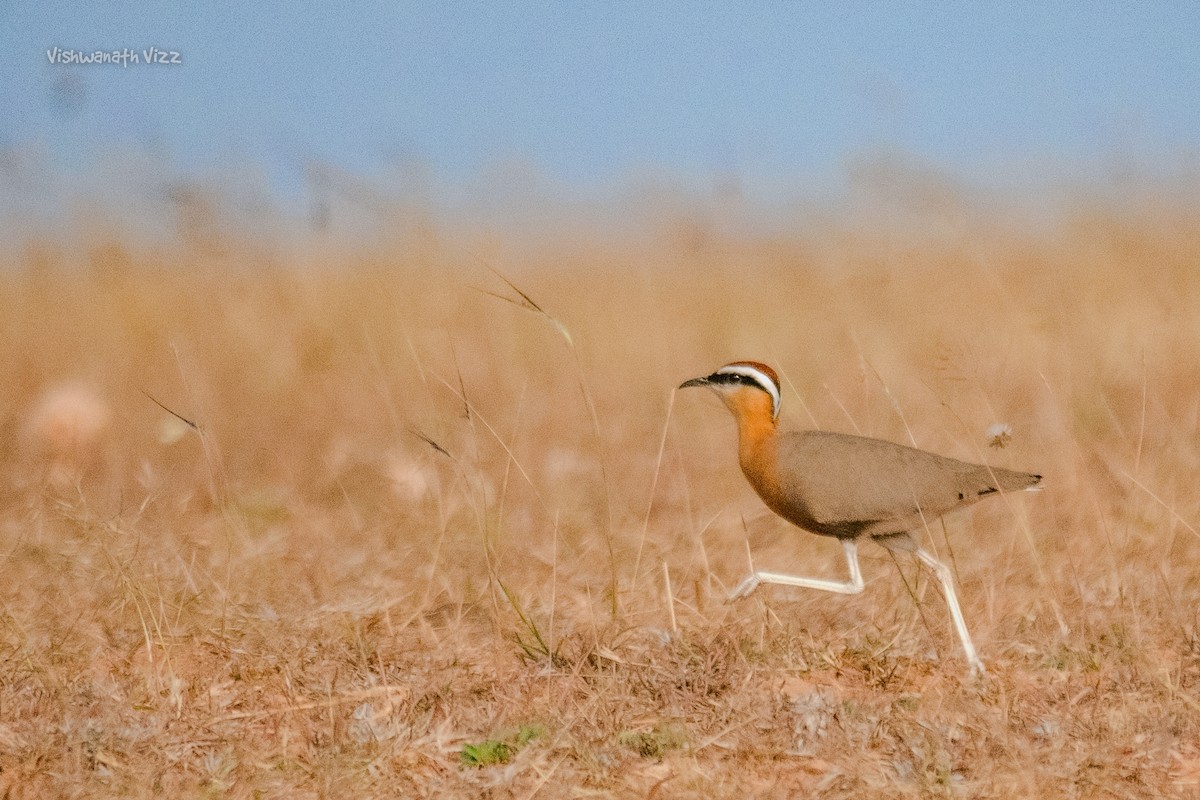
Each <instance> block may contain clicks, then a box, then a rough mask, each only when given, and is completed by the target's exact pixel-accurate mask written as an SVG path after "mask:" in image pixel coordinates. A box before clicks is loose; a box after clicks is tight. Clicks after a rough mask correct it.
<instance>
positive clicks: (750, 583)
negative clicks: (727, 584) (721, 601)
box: [725, 572, 762, 603]
mask: <svg viewBox="0 0 1200 800" xmlns="http://www.w3.org/2000/svg"><path fill="white" fill-rule="evenodd" d="M760 583H762V579H761V578H759V577H758V573H757V572H756V573H754V574H752V575H751V576H750V577H748V578H746V580H744V581H742V582H741V583H739V584H738V585H737V588H736V589H734V590H733V591H732V592H730V593H729V597H728V598H727V599H726V600H725V602H727V603H732V602H733V601H734V600H741V599H742V598H743V597H749V596H750V595H751V594H753V593H754V590H755V589H757V588H758V585H759V584H760Z"/></svg>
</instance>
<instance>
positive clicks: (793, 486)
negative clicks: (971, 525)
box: [778, 431, 1017, 533]
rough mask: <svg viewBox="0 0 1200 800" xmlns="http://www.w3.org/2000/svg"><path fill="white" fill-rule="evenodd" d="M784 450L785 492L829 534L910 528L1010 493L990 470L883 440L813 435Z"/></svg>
mask: <svg viewBox="0 0 1200 800" xmlns="http://www.w3.org/2000/svg"><path fill="white" fill-rule="evenodd" d="M778 446H779V460H778V464H779V468H780V478H781V481H782V482H783V484H784V485H785V486H786V489H785V491H786V492H787V493H788V494H789V495H791V496H792V497H795V498H798V499H800V500H801V502H802V503H803V505H804V507H805V508H804V515H805V516H806V517H808V518H810V519H811V520H813V522H814V523H816V525H818V526H824V527H825V528H827V529H829V530H830V531H835V530H844V531H846V532H847V533H849V532H852V531H855V530H862V529H867V530H869V531H870V532H872V533H880V532H887V531H888V530H889V526H888V525H886V524H885V525H879V524H877V523H886V522H888V521H896V522H897V523H901V525H900V529H901V530H903V529H907V528H908V527H911V525H912V523H913V521H914V519H915V520H917V521H919V520H920V519H922V518H925V519H933V518H935V517H938V516H940V515H941V514H944V513H945V512H947V511H949V510H950V509H952V508H955V507H957V506H960V505H965V504H967V503H971V502H974V501H975V500H977V499H979V498H980V497H982V496H986V495H987V494H990V493H992V492H994V491H996V489H997V488H1008V487H1006V486H999V487H997V486H996V485H995V484H997V483H1001V482H1002V481H998V480H995V479H993V478H992V475H991V474H990V473H991V471H990V470H988V468H987V467H982V466H980V465H977V464H970V463H968V462H965V461H959V460H957V459H953V458H946V457H944V456H939V455H937V454H935V453H929V452H926V451H924V450H917V449H915V448H912V447H905V446H904V445H900V444H896V443H894V442H888V441H884V440H881V439H869V438H865V437H861V436H850V435H847V434H839V433H822V432H817V431H810V432H805V433H794V434H785V435H784V436H782V437H780V440H779V444H778ZM1001 472H1007V471H1004V470H1002V471H1001ZM1013 474H1014V475H1015V474H1017V473H1013Z"/></svg>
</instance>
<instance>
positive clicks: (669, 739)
mask: <svg viewBox="0 0 1200 800" xmlns="http://www.w3.org/2000/svg"><path fill="white" fill-rule="evenodd" d="M617 741H619V742H620V743H621V744H622V745H623V746H625V747H628V748H629V749H630V750H633V751H634V752H635V753H637V754H638V755H639V756H642V757H643V758H662V757H663V756H664V755H665V754H666V753H667V751H668V750H678V749H679V748H681V747H683V746H684V745H685V744H687V742H688V735H687V729H685V728H684V727H683V726H682V725H680V724H678V723H673V722H660V723H658V724H657V725H655V726H654V727H653V728H651V729H650V730H648V731H623V732H622V733H621V735H620V736H618V737H617Z"/></svg>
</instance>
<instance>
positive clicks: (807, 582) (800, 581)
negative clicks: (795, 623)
mask: <svg viewBox="0 0 1200 800" xmlns="http://www.w3.org/2000/svg"><path fill="white" fill-rule="evenodd" d="M842 549H843V550H844V551H845V552H846V565H847V567H849V569H850V580H848V581H846V582H845V583H842V582H840V581H826V580H822V579H820V578H799V577H796V576H795V575H781V574H779V573H777V572H754V573H751V575H750V577H748V578H746V580H744V581H742V582H741V583H739V584H738V585H737V588H736V589H734V590H733V591H732V592H730V593H729V599H730V600H739V599H741V598H743V597H748V596H749V595H750V594H751V593H753V592H754V590H755V589H757V588H758V586H759V584H762V583H778V584H782V585H784V586H800V587H802V588H805V589H820V590H821V591H823V592H837V593H838V594H858V593H859V592H861V591H862V590H863V579H862V572H861V571H859V569H858V543H857V542H856V541H855V540H854V539H842Z"/></svg>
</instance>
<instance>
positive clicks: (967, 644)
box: [913, 547, 984, 675]
mask: <svg viewBox="0 0 1200 800" xmlns="http://www.w3.org/2000/svg"><path fill="white" fill-rule="evenodd" d="M913 554H914V555H915V556H916V557H917V558H919V559H920V560H921V563H922V564H924V565H925V566H927V567H929V568H930V569H932V570H933V572H934V574H935V575H937V578H938V580H939V581H941V584H942V591H943V592H944V593H945V595H946V605H947V606H949V607H950V617H951V619H953V620H954V628H955V630H957V631H958V638H959V639H960V640H961V641H962V646H963V652H964V653H966V656H967V663H968V664H970V665H971V674H972V675H982V674H983V673H984V669H983V662H982V661H980V660H979V654H978V653H976V652H975V645H974V644H972V643H971V634H969V633H967V623H966V620H964V619H963V613H962V609H961V608H959V606H958V596H957V595H956V594H955V593H954V575H953V574H951V572H950V568H949V567H947V566H946V565H945V564H943V563H942V562H940V561H938V560H937V559H936V558H934V557H933V556H932V555H930V554H929V553H928V552H927V551H925V550H924V549H922V548H920V547H918V548H917V549H916V550H914V551H913Z"/></svg>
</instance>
